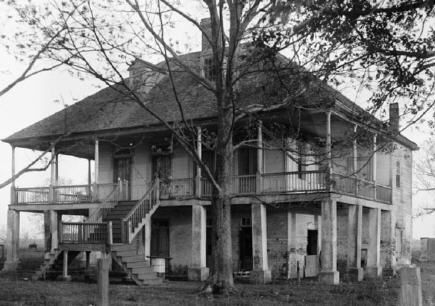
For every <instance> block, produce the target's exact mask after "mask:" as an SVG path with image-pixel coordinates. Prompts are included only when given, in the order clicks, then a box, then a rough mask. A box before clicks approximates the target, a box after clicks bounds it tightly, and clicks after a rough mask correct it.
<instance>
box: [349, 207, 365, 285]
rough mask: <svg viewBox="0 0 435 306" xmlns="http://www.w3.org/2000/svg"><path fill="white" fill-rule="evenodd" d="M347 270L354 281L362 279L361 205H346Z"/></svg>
mask: <svg viewBox="0 0 435 306" xmlns="http://www.w3.org/2000/svg"><path fill="white" fill-rule="evenodd" d="M347 207H348V230H347V270H348V273H349V275H350V276H351V278H352V279H353V280H355V281H362V279H363V276H364V271H363V269H362V268H361V241H362V209H363V207H362V206H361V205H347Z"/></svg>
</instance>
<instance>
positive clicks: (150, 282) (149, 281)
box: [141, 277, 163, 285]
mask: <svg viewBox="0 0 435 306" xmlns="http://www.w3.org/2000/svg"><path fill="white" fill-rule="evenodd" d="M162 283H163V279H162V278H160V277H157V278H155V279H146V280H143V281H142V284H141V285H161V284H162Z"/></svg>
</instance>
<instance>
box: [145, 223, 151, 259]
mask: <svg viewBox="0 0 435 306" xmlns="http://www.w3.org/2000/svg"><path fill="white" fill-rule="evenodd" d="M144 228H145V234H144V256H145V260H146V261H147V262H151V260H150V256H151V216H150V215H149V214H147V215H146V216H145V226H144Z"/></svg>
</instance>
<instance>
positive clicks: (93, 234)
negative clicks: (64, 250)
mask: <svg viewBox="0 0 435 306" xmlns="http://www.w3.org/2000/svg"><path fill="white" fill-rule="evenodd" d="M60 231H61V237H60V238H61V239H60V240H61V241H60V242H61V243H99V244H103V243H107V242H108V225H107V223H79V222H62V223H61V229H60Z"/></svg>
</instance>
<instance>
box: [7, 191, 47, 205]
mask: <svg viewBox="0 0 435 306" xmlns="http://www.w3.org/2000/svg"><path fill="white" fill-rule="evenodd" d="M49 198H50V188H49V187H32V188H15V199H14V200H15V201H16V203H29V204H40V203H48V202H49Z"/></svg>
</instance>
